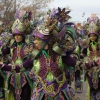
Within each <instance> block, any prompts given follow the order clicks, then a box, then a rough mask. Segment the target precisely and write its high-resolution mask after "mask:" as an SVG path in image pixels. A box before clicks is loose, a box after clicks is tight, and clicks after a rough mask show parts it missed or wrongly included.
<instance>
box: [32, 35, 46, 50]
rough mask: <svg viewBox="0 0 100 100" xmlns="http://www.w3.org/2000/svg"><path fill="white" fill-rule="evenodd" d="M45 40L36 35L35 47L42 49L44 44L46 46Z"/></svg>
mask: <svg viewBox="0 0 100 100" xmlns="http://www.w3.org/2000/svg"><path fill="white" fill-rule="evenodd" d="M44 43H45V42H44V41H43V40H42V39H40V38H38V37H35V39H34V45H35V48H36V49H39V50H40V49H42V48H43V46H44Z"/></svg>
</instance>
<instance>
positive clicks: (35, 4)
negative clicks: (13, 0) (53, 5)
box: [23, 0, 53, 20]
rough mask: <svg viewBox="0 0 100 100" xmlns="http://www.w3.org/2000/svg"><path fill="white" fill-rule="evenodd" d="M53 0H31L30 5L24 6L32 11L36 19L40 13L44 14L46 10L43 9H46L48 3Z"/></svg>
mask: <svg viewBox="0 0 100 100" xmlns="http://www.w3.org/2000/svg"><path fill="white" fill-rule="evenodd" d="M51 1H53V0H31V2H30V4H29V6H28V7H26V6H23V8H25V7H26V8H28V9H30V10H31V11H32V15H33V20H35V19H36V17H37V15H38V14H44V13H45V12H44V11H43V9H46V7H48V4H49V3H50V2H51Z"/></svg>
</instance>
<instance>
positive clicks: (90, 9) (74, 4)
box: [50, 0, 100, 22]
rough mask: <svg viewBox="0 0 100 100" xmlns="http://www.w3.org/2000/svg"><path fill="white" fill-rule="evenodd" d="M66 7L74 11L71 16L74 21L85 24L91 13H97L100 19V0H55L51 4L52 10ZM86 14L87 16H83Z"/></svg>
mask: <svg viewBox="0 0 100 100" xmlns="http://www.w3.org/2000/svg"><path fill="white" fill-rule="evenodd" d="M66 6H69V7H70V8H71V9H72V11H71V12H70V14H69V15H70V16H71V17H72V21H79V22H83V21H85V20H86V19H87V18H88V17H89V16H90V15H91V13H96V14H97V16H98V17H99V18H100V0H54V1H52V3H51V4H50V7H51V8H58V7H61V8H63V7H66ZM84 12H85V15H84V16H83V13H84ZM82 16H83V17H82Z"/></svg>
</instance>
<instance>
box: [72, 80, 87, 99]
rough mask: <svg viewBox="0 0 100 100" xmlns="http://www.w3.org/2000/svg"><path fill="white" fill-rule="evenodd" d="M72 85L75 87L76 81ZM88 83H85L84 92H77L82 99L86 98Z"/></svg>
mask: <svg viewBox="0 0 100 100" xmlns="http://www.w3.org/2000/svg"><path fill="white" fill-rule="evenodd" d="M72 87H73V88H74V83H72ZM87 88H88V84H87V82H84V83H83V92H82V93H76V95H77V96H78V97H79V98H80V100H86V93H87Z"/></svg>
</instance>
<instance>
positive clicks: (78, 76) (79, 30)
mask: <svg viewBox="0 0 100 100" xmlns="http://www.w3.org/2000/svg"><path fill="white" fill-rule="evenodd" d="M83 32H84V30H83V26H82V24H81V23H77V24H76V33H77V35H76V36H77V39H76V49H75V50H74V57H75V59H77V62H78V61H80V60H81V56H80V54H81V50H82V47H83V35H84V34H83ZM81 75H82V69H81V68H80V67H79V66H76V68H75V91H76V92H77V93H81V92H82V90H83V83H82V77H81Z"/></svg>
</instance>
